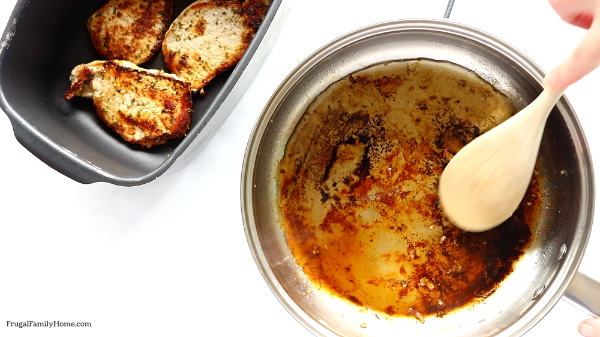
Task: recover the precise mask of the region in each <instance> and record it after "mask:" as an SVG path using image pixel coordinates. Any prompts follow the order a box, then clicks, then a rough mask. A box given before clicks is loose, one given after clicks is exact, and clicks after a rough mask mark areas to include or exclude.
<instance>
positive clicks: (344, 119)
mask: <svg viewBox="0 0 600 337" xmlns="http://www.w3.org/2000/svg"><path fill="white" fill-rule="evenodd" d="M512 113H513V108H512V106H511V104H510V103H509V101H508V100H507V98H505V97H504V96H502V95H501V94H500V93H498V92H497V91H495V90H494V89H493V87H491V86H490V85H489V84H488V83H486V82H485V81H483V80H482V79H481V78H479V77H477V76H476V75H474V74H472V73H470V72H468V71H466V70H464V69H462V68H460V67H458V66H455V65H451V64H448V63H440V62H434V61H428V60H413V61H402V62H394V63H389V64H385V65H378V66H375V67H372V68H369V69H366V70H363V71H360V72H358V73H355V74H353V75H351V76H348V77H347V78H345V79H343V80H341V81H339V82H337V83H335V84H334V85H332V86H330V87H329V88H328V89H327V90H326V91H325V92H324V93H322V94H321V95H320V96H319V97H318V98H317V99H316V100H315V102H313V104H312V105H311V106H310V107H309V109H308V110H307V111H306V113H305V115H304V116H303V119H302V120H301V122H300V123H299V124H298V126H297V127H296V130H295V131H294V134H293V135H292V137H291V138H290V140H289V142H288V144H287V147H286V152H285V155H284V157H283V158H282V160H281V163H280V169H279V174H278V177H277V178H278V183H279V185H278V186H279V189H280V197H279V210H280V213H281V215H282V219H283V224H282V227H283V229H284V232H285V235H286V239H287V243H288V246H289V247H290V249H291V251H292V253H293V255H294V257H295V258H296V260H297V262H298V263H299V265H300V266H301V267H302V268H303V270H304V272H305V273H306V275H308V277H309V278H310V279H311V280H312V282H314V283H315V284H317V285H318V286H319V287H321V288H322V289H326V290H328V291H330V292H331V293H333V294H336V295H338V296H340V297H342V298H345V299H347V300H348V301H350V302H352V303H354V304H356V305H359V306H364V307H367V308H370V309H372V310H375V311H379V312H383V313H386V314H388V315H401V316H412V317H415V318H416V319H418V320H419V321H423V319H424V317H427V316H432V315H435V316H443V315H445V314H446V313H448V312H450V311H452V310H454V309H457V308H460V307H463V306H465V305H467V304H471V303H477V302H478V301H481V300H482V299H484V298H486V297H487V296H489V295H490V294H492V293H493V292H494V291H495V289H496V287H497V286H498V284H499V283H500V282H501V281H502V280H503V279H504V278H505V277H506V276H507V275H508V274H510V273H511V271H512V269H513V263H514V262H515V261H516V260H517V259H518V258H519V257H520V256H521V255H522V254H523V252H524V250H525V249H526V248H527V247H528V245H529V244H530V242H531V240H532V230H531V227H532V226H534V225H535V224H536V223H537V221H538V218H539V213H540V204H541V196H540V179H539V178H538V175H537V173H535V174H534V179H533V180H532V183H531V186H530V188H529V190H528V192H527V195H526V197H525V199H524V201H523V202H522V204H521V206H520V207H519V209H518V210H517V211H516V212H515V214H514V215H513V217H512V218H510V219H509V220H508V221H507V222H505V223H504V224H502V225H501V226H499V227H497V228H495V229H493V230H490V231H487V232H483V233H467V232H463V231H460V230H458V229H457V228H455V227H454V226H452V225H451V224H450V223H449V222H448V220H447V219H446V218H445V217H444V216H443V214H442V212H441V210H440V207H439V201H438V195H437V184H438V180H439V176H440V174H441V172H442V170H443V168H444V167H445V165H446V164H447V163H448V161H449V160H450V159H451V158H452V156H453V155H454V154H455V153H456V152H457V151H458V150H459V149H460V148H461V147H462V146H464V145H465V144H466V143H468V142H469V141H470V140H472V139H473V138H475V137H476V136H478V135H479V134H481V133H483V132H485V131H487V130H489V129H490V128H492V127H493V126H495V125H497V124H498V123H500V122H502V121H503V120H505V119H506V118H508V117H509V116H510V115H511V114H512Z"/></svg>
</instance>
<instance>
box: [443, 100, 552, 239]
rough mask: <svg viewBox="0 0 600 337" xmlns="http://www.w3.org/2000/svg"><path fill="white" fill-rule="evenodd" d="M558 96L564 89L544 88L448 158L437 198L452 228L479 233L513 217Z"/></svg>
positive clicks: (524, 190) (526, 185)
mask: <svg viewBox="0 0 600 337" xmlns="http://www.w3.org/2000/svg"><path fill="white" fill-rule="evenodd" d="M561 96H562V91H561V92H557V91H553V90H550V89H544V91H542V93H541V94H540V95H539V96H538V97H537V98H536V99H535V100H534V101H533V102H532V103H531V104H529V105H528V106H526V107H525V108H524V109H523V110H521V111H519V112H518V113H516V114H515V115H513V116H512V117H510V118H509V119H507V120H506V121H504V122H503V123H501V124H500V125H498V126H496V127H495V128H493V129H491V130H490V131H488V132H486V133H484V134H483V135H481V136H479V137H477V138H475V139H474V140H473V141H472V142H470V143H469V144H467V145H466V146H465V147H463V148H462V149H461V150H460V151H458V153H457V154H456V155H455V156H454V157H453V158H452V159H451V160H450V163H448V166H446V168H445V169H444V172H442V176H441V178H440V184H439V196H440V202H441V205H442V209H443V210H444V213H445V214H446V216H447V217H448V219H450V221H451V222H452V223H453V224H454V225H455V226H457V227H459V228H461V229H463V230H466V231H472V232H481V231H485V230H488V229H491V228H493V227H495V226H497V225H499V224H501V223H502V222H504V220H506V219H508V218H509V217H510V216H511V215H512V214H513V212H514V211H515V210H516V209H517V207H518V206H519V203H520V202H521V200H522V199H523V197H524V196H525V192H526V191H527V187H528V186H529V183H530V181H531V176H532V175H533V169H534V166H535V162H536V158H537V154H538V150H539V147H540V142H541V139H542V134H543V132H544V126H545V125H546V119H547V118H548V115H549V114H550V111H552V108H553V107H554V105H555V104H556V102H558V100H559V98H560V97H561Z"/></svg>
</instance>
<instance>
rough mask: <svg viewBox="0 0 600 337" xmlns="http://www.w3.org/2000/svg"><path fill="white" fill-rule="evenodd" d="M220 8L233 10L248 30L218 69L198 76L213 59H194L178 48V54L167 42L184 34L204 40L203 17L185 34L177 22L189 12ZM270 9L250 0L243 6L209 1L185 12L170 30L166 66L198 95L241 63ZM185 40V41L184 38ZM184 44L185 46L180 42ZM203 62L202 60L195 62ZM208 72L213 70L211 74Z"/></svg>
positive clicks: (214, 67)
mask: <svg viewBox="0 0 600 337" xmlns="http://www.w3.org/2000/svg"><path fill="white" fill-rule="evenodd" d="M218 8H223V9H227V10H231V11H233V12H234V13H235V15H237V16H238V18H239V20H241V24H242V25H243V26H244V27H245V28H244V31H243V33H242V35H241V40H240V41H239V44H237V45H235V48H231V49H228V50H227V51H226V52H225V54H226V57H224V59H223V60H222V61H219V62H220V63H219V64H218V65H216V66H210V67H209V66H206V67H204V68H203V69H202V71H201V72H204V71H205V72H206V73H203V74H201V73H198V67H199V64H200V63H203V62H206V60H204V59H203V58H205V57H206V58H210V57H213V55H211V54H208V55H199V56H198V57H193V56H192V55H190V53H187V52H186V51H185V50H183V49H184V48H183V47H181V46H178V47H179V49H178V50H175V49H174V48H172V47H169V46H168V43H167V39H168V36H169V34H181V35H185V34H188V36H186V37H187V38H193V36H192V34H195V35H197V36H202V35H204V33H205V30H206V29H207V27H206V26H207V23H206V20H205V19H204V17H202V16H197V17H196V20H197V22H195V23H194V24H193V25H192V27H190V28H189V30H188V31H185V30H182V29H181V28H179V27H177V23H178V20H180V18H182V17H185V16H189V15H190V14H189V13H190V12H194V11H210V10H214V9H218ZM267 9H268V6H267V5H265V4H264V3H263V2H261V1H258V0H249V1H245V2H244V3H242V2H241V1H219V0H212V1H211V0H208V1H197V2H195V3H193V4H192V5H190V6H189V7H188V8H186V9H185V10H184V11H183V13H182V14H181V15H180V17H179V18H177V19H175V21H174V22H173V24H172V25H171V28H170V29H169V31H168V32H167V38H166V39H165V41H164V42H163V56H164V59H165V64H166V66H167V68H168V69H170V70H171V71H172V72H173V73H175V74H177V75H178V76H180V77H181V78H182V79H184V80H186V81H189V82H190V83H191V84H192V90H193V91H197V90H199V89H202V88H204V87H205V86H206V85H207V84H208V83H210V81H212V80H213V79H214V78H215V77H217V76H218V75H220V74H221V73H223V72H224V71H226V70H227V69H229V68H230V67H232V66H234V65H235V64H237V63H238V62H239V60H240V59H241V58H242V56H243V55H244V52H245V51H246V49H247V48H248V45H249V44H250V42H251V41H252V38H253V37H254V34H255V32H256V30H257V29H258V27H259V26H260V24H261V22H262V19H263V17H264V15H265V13H266V11H267ZM181 40H184V38H181ZM181 43H182V44H183V43H184V42H181ZM194 52H196V53H207V52H205V51H204V50H200V51H199V50H195V51H194ZM196 59H200V60H196ZM207 69H210V71H208V70H207Z"/></svg>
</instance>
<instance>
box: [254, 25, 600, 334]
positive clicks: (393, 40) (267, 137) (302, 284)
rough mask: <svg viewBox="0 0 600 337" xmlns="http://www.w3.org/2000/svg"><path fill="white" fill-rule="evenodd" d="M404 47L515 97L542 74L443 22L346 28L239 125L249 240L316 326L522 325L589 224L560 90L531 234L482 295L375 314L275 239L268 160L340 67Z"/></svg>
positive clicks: (541, 305) (588, 195)
mask: <svg viewBox="0 0 600 337" xmlns="http://www.w3.org/2000/svg"><path fill="white" fill-rule="evenodd" d="M413 58H429V59H434V60H445V61H450V62H453V63H455V64H458V65H461V66H463V67H465V68H467V69H470V70H472V71H474V72H475V73H477V74H478V75H479V76H481V77H482V78H483V79H485V80H487V81H488V82H490V83H492V84H493V85H494V86H495V87H496V88H497V89H498V90H499V91H501V92H502V93H504V94H505V95H507V96H508V97H509V98H510V99H511V100H512V102H513V103H514V105H515V106H516V107H517V108H521V107H523V106H525V105H526V104H527V103H528V102H530V101H531V100H532V99H533V98H534V97H536V96H537V94H538V93H539V92H540V90H541V86H540V81H541V78H542V77H543V73H542V71H541V70H540V69H539V68H538V67H537V66H536V65H535V64H534V63H533V62H531V61H530V60H528V59H527V58H526V57H525V56H523V55H522V54H520V53H519V52H518V51H517V50H515V49H514V48H512V47H510V46H509V45H507V44H506V43H504V42H502V41H500V40H498V39H496V38H494V37H492V36H489V35H487V34H485V33H483V32H480V31H478V30H475V29H472V28H469V27H465V26H462V25H459V24H455V23H450V22H445V21H435V20H402V21H395V22H389V23H383V24H379V25H375V26H371V27H367V28H364V29H361V30H358V31H355V32H353V33H350V34H348V35H346V36H343V37H341V38H339V39H338V40H336V41H334V42H332V43H330V44H328V45H327V46H325V47H323V48H321V49H320V50H319V51H317V52H316V53H314V54H313V55H311V56H310V57H309V58H308V59H306V60H305V61H304V62H303V63H302V64H300V65H299V66H298V67H297V68H296V69H295V70H294V71H293V72H292V73H291V74H290V75H289V76H288V77H287V79H286V80H285V81H284V82H283V83H282V84H281V86H280V87H279V88H278V90H277V91H276V92H275V93H274V95H273V96H272V98H271V100H270V101H269V103H268V104H267V106H266V107H265V109H264V111H263V114H262V115H261V117H260V119H259V121H258V123H257V126H256V128H255V130H254V132H253V134H252V136H251V139H250V143H249V145H248V149H247V153H246V158H245V161H244V170H243V178H242V208H243V216H244V222H245V226H246V234H247V237H248V240H249V244H250V247H251V250H252V252H253V254H254V256H255V259H256V261H257V264H258V266H259V268H260V270H261V272H262V273H263V276H264V277H265V279H266V281H267V283H268V284H269V286H270V287H271V289H272V290H273V292H274V293H275V295H276V296H277V297H278V298H279V299H280V301H281V302H282V303H283V304H284V306H285V307H286V309H288V310H289V311H290V312H291V313H292V314H293V315H294V316H295V317H296V318H297V319H298V320H299V321H300V322H302V323H303V324H304V325H305V326H307V327H308V328H309V329H310V330H311V331H313V332H314V333H316V334H319V335H344V336H350V335H358V336H369V335H377V336H382V335H383V336H385V335H397V334H398V333H399V332H401V333H402V334H406V335H416V334H420V335H426V336H429V335H439V334H441V333H443V334H444V335H450V336H459V335H460V336H465V335H466V336H482V335H496V334H497V335H520V334H523V333H524V332H525V331H527V330H528V329H529V328H531V327H532V326H533V325H534V324H535V323H536V322H538V321H539V320H540V319H541V318H542V317H544V315H545V314H546V313H547V312H548V311H549V310H550V309H551V308H552V306H553V305H554V304H555V303H556V302H557V301H558V299H559V298H560V297H561V296H562V295H563V294H564V293H565V291H566V289H567V287H568V285H569V283H570V281H571V279H572V278H573V277H574V275H575V274H576V271H577V267H578V265H579V262H580V260H581V258H582V256H583V252H584V251H585V246H586V244H587V240H588V237H589V233H590V230H591V224H592V213H593V199H594V191H593V186H594V184H593V174H592V167H591V162H590V156H589V151H588V149H587V145H586V142H585V138H584V135H583V134H582V132H581V128H580V126H579V124H578V122H577V119H576V117H575V115H574V112H573V111H572V108H571V106H570V105H569V103H568V101H567V100H566V99H565V98H563V99H561V101H560V102H559V103H558V105H557V106H556V108H555V109H554V111H553V112H552V114H551V116H550V119H549V121H548V124H547V127H546V131H545V134H544V138H543V141H542V148H541V150H540V170H541V176H542V177H543V179H544V183H543V189H544V190H543V195H544V200H543V207H542V214H541V219H540V221H539V224H538V225H537V228H535V235H534V242H533V244H532V245H531V247H530V248H529V249H528V250H527V252H526V253H525V256H523V258H522V259H521V260H520V261H519V262H518V263H517V264H516V267H515V271H514V272H513V273H512V274H511V275H509V277H508V278H507V279H506V280H505V281H504V282H503V283H502V284H501V286H500V287H499V288H498V290H497V291H496V292H495V293H494V294H493V295H492V296H490V297H489V298H488V299H487V300H486V301H484V303H482V304H479V305H476V306H474V307H472V308H467V309H465V310H459V311H458V312H455V313H452V314H449V315H446V316H444V317H443V318H439V319H438V318H435V319H429V320H426V322H425V324H421V323H418V322H416V321H415V320H414V319H409V318H407V319H403V318H392V319H378V316H377V315H375V314H374V313H373V312H369V311H368V310H362V309H360V308H357V307H356V306H353V305H350V304H348V303H347V302H345V301H342V300H339V299H337V298H335V297H334V296H331V295H329V294H327V293H325V292H323V291H320V290H319V289H317V288H316V287H315V286H314V285H313V284H312V283H311V282H310V281H309V280H308V279H307V278H306V276H304V274H303V272H302V270H301V269H300V268H299V266H298V264H297V263H296V261H295V260H294V258H293V256H292V255H291V253H290V251H289V249H288V247H287V245H286V241H285V238H284V237H283V233H282V230H281V228H280V224H279V215H278V211H277V207H276V206H275V205H276V198H277V186H276V182H275V175H276V168H277V165H278V161H279V160H280V159H281V158H282V156H283V152H284V149H285V145H286V142H287V139H288V138H289V137H290V135H291V134H292V132H293V130H294V128H295V126H296V124H297V123H298V121H299V119H300V118H301V117H302V115H303V113H304V112H305V111H306V109H307V106H308V105H309V104H310V103H311V102H312V100H313V99H314V98H315V97H316V96H317V95H318V94H319V93H320V92H322V91H323V90H324V89H325V88H327V87H328V86H329V85H330V84H332V83H334V82H336V81H337V80H339V79H340V78H342V77H344V76H346V75H348V74H350V73H353V72H355V71H357V70H359V69H363V68H365V67H367V66H369V65H373V64H377V63H382V62H386V61H391V60H403V59H413ZM577 280H578V281H579V280H583V278H582V279H579V278H578V279H577ZM589 293H593V291H592V290H590V292H589ZM596 310H597V309H596ZM596 313H597V312H596Z"/></svg>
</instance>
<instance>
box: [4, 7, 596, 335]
mask: <svg viewBox="0 0 600 337" xmlns="http://www.w3.org/2000/svg"><path fill="white" fill-rule="evenodd" d="M456 1H457V2H456V4H455V7H454V11H453V14H452V16H451V19H452V20H454V21H458V22H461V23H465V24H468V25H471V26H475V27H477V28H479V29H482V30H484V31H487V32H489V33H491V34H493V35H496V36H498V37H500V38H501V39H503V40H505V41H507V42H509V43H510V44H512V45H513V46H515V47H516V48H517V49H519V50H521V51H522V52H523V53H525V54H526V55H528V56H529V57H530V58H531V59H533V60H534V61H535V62H536V63H538V64H539V65H540V66H541V67H542V68H544V69H546V70H549V69H551V67H552V66H553V65H555V64H558V63H559V62H560V61H561V60H562V59H563V58H564V57H566V56H567V55H568V53H569V51H570V50H571V49H572V48H573V47H574V45H575V44H576V42H577V41H579V39H580V38H581V37H582V35H583V33H584V32H583V30H580V29H576V28H573V27H569V26H568V25H567V24H565V23H563V22H561V21H560V19H559V18H558V16H557V15H555V14H554V12H553V11H552V9H551V8H550V6H549V5H548V4H547V2H546V1H545V0H535V1H516V0H506V1H480V0H456ZM14 3H15V0H3V1H1V2H0V27H4V26H5V24H6V22H7V20H8V17H9V15H10V12H11V11H12V7H13V6H14ZM57 5H58V4H57ZM445 6H446V1H445V0H429V1H398V0H388V1H383V0H370V1H348V0H337V1H331V0H329V1H322V0H302V1H294V0H290V1H286V0H284V4H283V8H282V10H281V12H280V13H279V15H282V17H281V18H280V19H281V20H282V21H281V22H282V23H283V24H282V25H280V26H279V28H280V33H279V35H278V36H277V37H276V40H275V41H274V44H273V48H272V50H271V52H270V54H269V55H268V57H267V59H266V60H265V62H264V67H263V68H262V69H261V71H260V72H259V73H258V75H257V77H256V79H255V80H254V82H253V84H252V86H251V87H250V89H249V90H248V91H247V93H246V95H245V96H244V97H243V98H242V100H241V101H240V103H239V104H238V106H237V107H236V109H235V110H234V111H233V112H232V113H231V115H230V117H229V118H228V119H227V121H226V122H225V124H224V125H223V126H222V127H221V128H220V129H219V131H218V132H217V134H216V135H215V136H214V137H213V138H212V139H210V140H209V141H208V142H206V143H205V144H204V145H203V146H202V147H200V148H199V149H196V150H195V151H194V153H192V154H188V155H189V156H188V157H189V158H190V159H189V160H186V163H185V165H183V164H182V163H176V164H175V167H173V168H171V169H170V170H169V171H168V172H167V173H166V174H164V175H163V176H162V177H160V178H159V179H157V180H155V181H153V182H151V183H149V184H146V185H143V186H139V187H132V188H124V187H117V186H112V185H108V184H93V185H81V184H78V183H76V182H73V181H71V180H70V179H68V178H66V177H64V176H62V175H61V174H59V173H57V172H55V171H53V170H52V169H51V168H49V167H47V166H46V165H45V164H44V163H42V162H41V161H40V160H38V159H37V158H35V157H34V156H33V155H32V154H30V153H29V152H28V151H27V150H25V149H24V148H23V147H22V146H21V145H20V144H19V143H18V142H17V141H16V140H15V138H14V136H13V133H12V128H11V125H10V122H9V120H8V118H7V117H6V115H4V114H0V144H2V149H3V150H2V151H3V156H2V159H1V165H0V189H1V198H2V200H1V202H0V216H1V217H0V336H232V335H250V336H258V335H260V336H282V335H284V336H310V333H309V332H308V331H307V330H305V329H304V328H303V327H302V326H301V325H300V324H299V323H297V322H296V321H295V320H294V318H292V316H291V315H289V314H288V313H287V312H286V311H285V309H284V308H283V306H281V305H280V304H279V303H278V302H277V300H276V299H275V297H274V296H273V295H272V293H271V292H270V290H269V289H268V287H267V286H266V284H265V282H264V281H263V279H262V277H261V275H260V273H259V271H258V269H257V267H256V265H255V263H254V261H253V259H252V256H251V254H250V251H249V248H248V245H247V243H246V238H245V235H244V231H243V224H242V219H241V215H240V204H239V180H240V172H241V165H242V160H243V155H244V150H245V146H246V142H247V140H248V137H249V135H250V132H251V130H252V127H253V125H254V122H255V120H256V118H257V117H258V115H259V114H260V112H261V110H262V108H263V106H264V105H265V103H266V101H267V100H268V98H269V97H270V95H271V93H272V92H273V91H274V90H275V89H276V87H277V85H278V84H279V83H280V82H281V81H282V80H283V78H284V77H285V76H286V75H287V74H288V73H289V72H290V71H291V70H292V69H293V67H294V66H296V65H297V64H298V63H299V62H300V61H301V60H302V59H304V58H305V57H306V56H308V55H309V54H310V53H311V52H313V51H314V50H315V49H317V48H318V47H320V46H322V45H323V44H325V43H327V42H328V41H330V40H332V39H335V38H336V37H338V36H339V35H342V34H344V33H347V32H349V31H351V30H354V29H357V28H360V27H362V26H365V25H368V24H373V23H377V22H381V21H387V20H393V19H401V18H422V17H426V18H440V17H441V16H442V15H443V12H444V9H445ZM82 29H84V27H82ZM300 41H302V42H300ZM67 78H68V74H65V81H66V80H67ZM598 88H600V71H597V72H595V73H593V74H592V75H590V76H589V77H588V78H586V79H584V80H582V81H581V82H579V83H577V84H575V85H574V86H573V87H572V88H569V89H568V90H567V92H566V94H567V97H568V98H569V99H570V101H571V103H572V105H573V107H574V109H575V111H576V112H577V113H578V116H579V118H580V121H581V122H582V124H583V127H584V130H585V133H586V136H587V137H588V141H589V144H590V147H591V151H592V157H593V159H595V160H596V166H598V163H597V160H598V158H600V134H599V132H598V131H597V125H598V124H597V114H598V104H597V97H598ZM596 189H597V190H600V189H599V188H598V184H597V186H596ZM599 245H600V225H596V226H595V228H594V230H593V234H592V238H591V240H590V244H589V246H588V250H587V252H586V255H585V257H584V260H583V262H582V265H581V268H580V270H581V271H584V272H585V273H587V274H588V275H590V276H592V277H593V278H595V279H600V270H598V268H597V265H598V264H597V261H596V258H597V257H598V256H600V255H599V254H600V250H599V247H598V246H599ZM586 317H587V316H586V315H585V314H583V313H582V312H580V311H578V310H577V309H575V308H573V307H571V306H570V305H569V304H567V303H565V302H564V301H560V302H559V303H558V305H557V306H556V307H555V308H554V309H553V310H552V311H551V312H550V314H549V315H548V316H547V317H546V318H545V319H544V320H542V322H541V323H540V324H538V325H537V326H536V327H535V328H534V329H533V330H531V331H530V332H529V333H528V336H578V334H577V331H576V325H577V323H578V322H579V321H580V320H582V319H584V318H586ZM7 320H10V321H28V320H34V321H45V320H62V321H90V322H92V324H93V327H92V328H60V329H47V328H24V329H17V328H7V327H6V321H7Z"/></svg>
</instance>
